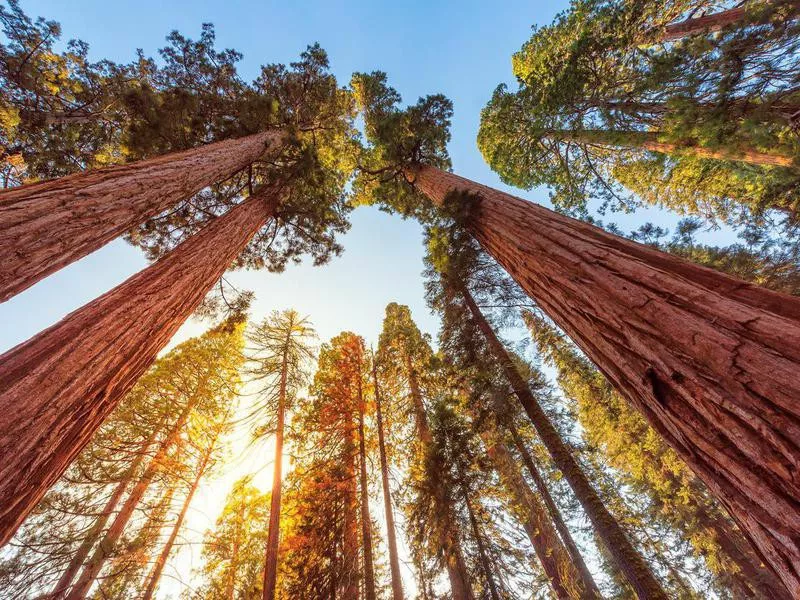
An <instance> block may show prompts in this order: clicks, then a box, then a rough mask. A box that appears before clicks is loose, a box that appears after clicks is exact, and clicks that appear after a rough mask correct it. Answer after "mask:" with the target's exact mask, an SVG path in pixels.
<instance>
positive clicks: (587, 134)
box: [553, 129, 794, 167]
mask: <svg viewBox="0 0 800 600" xmlns="http://www.w3.org/2000/svg"><path fill="white" fill-rule="evenodd" d="M553 136H554V137H555V138H557V139H560V140H565V141H567V140H572V141H575V142H578V143H583V144H597V145H600V146H614V147H618V148H642V149H643V150H649V151H650V152H659V153H662V154H681V155H687V156H696V157H698V158H712V159H716V160H731V161H735V162H744V163H749V164H752V165H766V166H774V167H791V166H792V165H793V164H794V159H793V158H792V157H791V156H786V155H782V154H771V153H767V152H759V151H757V150H752V149H747V148H745V149H742V150H733V149H730V150H728V149H718V150H714V149H711V148H703V147H702V146H697V145H694V144H693V143H682V144H677V143H671V142H662V141H660V140H659V137H660V136H661V133H660V132H658V131H612V130H607V129H583V130H580V131H566V130H561V131H554V132H553Z"/></svg>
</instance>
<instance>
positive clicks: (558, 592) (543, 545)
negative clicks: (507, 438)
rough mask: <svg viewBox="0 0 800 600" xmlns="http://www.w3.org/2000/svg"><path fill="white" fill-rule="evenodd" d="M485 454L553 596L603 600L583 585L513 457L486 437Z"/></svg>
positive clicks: (570, 599)
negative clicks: (498, 476) (519, 520)
mask: <svg viewBox="0 0 800 600" xmlns="http://www.w3.org/2000/svg"><path fill="white" fill-rule="evenodd" d="M482 437H483V440H484V443H485V444H486V452H487V454H488V455H489V458H491V459H492V462H493V463H494V466H495V468H496V469H497V471H498V473H499V474H500V479H501V481H502V483H503V486H504V487H505V488H506V490H507V491H508V493H509V496H511V498H512V500H513V503H514V505H515V508H516V509H517V511H519V514H520V517H521V520H522V526H523V528H524V529H525V532H526V533H527V534H528V538H529V539H530V541H531V545H532V546H533V550H534V552H536V556H537V558H538V559H539V563H540V564H541V565H542V570H543V571H544V573H545V575H547V578H548V580H549V581H550V586H551V588H552V589H553V593H554V594H555V596H556V597H557V598H559V599H564V600H578V599H580V600H582V599H592V600H597V599H599V598H601V596H600V595H599V594H595V593H594V592H593V591H592V590H591V589H590V588H586V587H585V586H582V585H581V578H580V576H579V574H578V571H577V569H575V567H574V565H573V564H572V560H571V557H570V555H569V552H568V551H567V548H566V547H565V546H564V545H563V543H562V542H561V540H560V539H559V537H558V534H557V533H556V530H555V528H554V527H553V523H552V521H551V520H550V518H549V515H548V514H547V512H546V510H545V508H544V506H542V504H541V502H539V499H538V498H537V497H536V495H535V494H534V493H533V491H532V490H531V489H530V487H528V484H527V482H526V481H525V479H524V478H523V477H522V473H521V472H520V471H519V469H518V468H517V466H516V465H515V464H514V459H513V458H512V457H511V453H510V452H509V451H508V449H507V448H506V447H505V445H504V444H502V443H501V442H499V441H498V440H496V439H490V437H489V436H488V435H487V434H484V435H483V436H482Z"/></svg>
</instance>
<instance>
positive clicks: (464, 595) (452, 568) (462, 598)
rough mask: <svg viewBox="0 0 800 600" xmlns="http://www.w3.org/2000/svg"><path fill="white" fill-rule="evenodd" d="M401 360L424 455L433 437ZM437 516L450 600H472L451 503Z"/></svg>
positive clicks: (409, 368) (415, 384)
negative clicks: (440, 518) (443, 526)
mask: <svg viewBox="0 0 800 600" xmlns="http://www.w3.org/2000/svg"><path fill="white" fill-rule="evenodd" d="M404 360H405V367H406V376H407V378H408V387H409V389H410V391H411V402H412V404H413V406H414V416H415V421H416V428H417V435H418V436H419V439H420V443H421V445H422V448H423V451H424V452H427V450H428V449H429V448H430V447H431V446H432V445H433V434H432V433H431V430H430V427H429V425H428V416H427V414H426V412H425V405H424V404H423V402H422V392H421V390H420V387H419V381H418V379H417V373H416V370H415V369H414V365H413V363H412V361H411V355H410V354H408V353H407V352H406V354H405V357H404ZM438 512H439V514H440V515H441V517H442V518H443V519H445V520H446V523H445V524H446V527H445V528H444V529H443V530H442V533H441V539H440V545H441V548H442V552H443V553H444V557H445V568H446V569H447V576H448V579H449V580H450V591H451V593H452V595H453V600H473V598H474V594H473V592H472V586H471V585H470V582H469V571H468V570H467V567H466V564H465V562H464V556H463V553H462V551H461V542H460V541H459V535H458V530H457V527H456V523H455V514H454V510H453V506H452V503H450V502H448V501H447V499H442V506H440V507H439V510H438Z"/></svg>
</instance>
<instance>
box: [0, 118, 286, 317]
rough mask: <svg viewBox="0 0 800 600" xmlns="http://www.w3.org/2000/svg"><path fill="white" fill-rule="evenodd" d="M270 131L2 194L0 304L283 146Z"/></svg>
mask: <svg viewBox="0 0 800 600" xmlns="http://www.w3.org/2000/svg"><path fill="white" fill-rule="evenodd" d="M282 138H283V133H282V132H279V131H268V132H265V133H258V134H255V135H251V136H248V137H245V138H241V139H236V140H226V141H224V142H217V143H215V144H208V145H207V146H202V147H200V148H195V149H192V150H186V151H184V152H174V153H172V154H166V155H164V156H159V157H157V158H152V159H148V160H143V161H139V162H135V163H132V164H129V165H117V166H113V167H106V168H103V169H97V170H93V171H88V172H86V173H79V174H77V175H69V176H67V177H61V178H60V179H54V180H51V181H44V182H41V183H32V184H29V185H23V186H21V187H18V188H13V189H9V190H2V191H0V302H3V301H5V300H8V299H9V298H11V297H12V296H14V295H15V294H18V293H19V292H21V291H22V290H24V289H26V288H28V287H30V286H32V285H33V284H34V283H36V282H37V281H39V280H41V279H43V278H45V277H47V276H48V275H50V274H51V273H55V272H56V271H58V270H59V269H61V268H62V267H65V266H67V265H68V264H70V263H72V262H74V261H76V260H78V259H80V258H83V257H84V256H86V255H87V254H89V253H91V252H93V251H95V250H97V249H98V248H100V247H102V246H104V245H105V244H107V243H108V242H110V241H111V240H113V239H115V238H118V237H119V236H121V235H122V234H124V233H125V232H127V231H129V230H131V229H132V228H134V227H136V226H137V225H139V224H141V223H144V222H145V221H146V220H147V219H149V218H151V217H154V216H156V215H157V214H159V213H161V212H163V211H164V210H166V209H167V208H169V207H171V206H173V205H174V204H176V203H177V202H179V201H180V200H183V199H185V198H189V197H191V196H193V195H194V194H196V193H197V192H199V191H200V190H202V189H203V188H205V187H207V186H209V185H212V184H214V183H217V182H218V181H220V180H222V179H224V178H226V177H229V176H230V175H232V174H233V173H235V172H236V171H238V170H240V169H243V168H244V167H246V166H247V165H248V164H250V163H252V162H253V161H254V160H256V159H258V158H259V157H260V156H262V155H263V154H264V153H265V151H266V149H267V148H268V147H272V148H279V147H280V141H281V139H282Z"/></svg>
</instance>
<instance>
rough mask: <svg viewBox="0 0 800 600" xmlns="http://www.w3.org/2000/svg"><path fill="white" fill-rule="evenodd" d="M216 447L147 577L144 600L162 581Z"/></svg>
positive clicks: (203, 464) (204, 460) (206, 457)
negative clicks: (168, 560)
mask: <svg viewBox="0 0 800 600" xmlns="http://www.w3.org/2000/svg"><path fill="white" fill-rule="evenodd" d="M215 445H216V440H215V441H214V442H213V443H212V444H211V445H210V446H209V447H208V448H207V450H206V451H205V452H204V453H203V458H202V462H201V463H200V465H199V467H198V470H197V474H196V475H195V478H194V481H193V482H192V486H191V487H190V488H189V492H188V493H187V494H186V498H185V499H184V501H183V506H181V511H180V513H178V519H177V520H176V521H175V524H174V525H173V526H172V531H171V532H170V534H169V538H168V539H167V542H166V544H164V548H163V549H162V550H161V554H159V555H158V558H157V559H156V562H155V564H154V565H153V568H152V570H151V571H150V574H149V575H148V576H147V587H146V588H145V590H144V594H142V600H150V599H151V598H152V597H153V594H154V593H155V591H156V586H157V585H158V582H159V581H160V580H161V573H162V572H163V571H164V567H165V566H166V564H167V559H168V558H169V555H170V553H171V552H172V547H173V546H174V545H175V540H176V539H178V534H179V533H180V531H181V527H183V521H184V520H185V519H186V513H187V512H188V510H189V505H190V504H191V503H192V498H194V494H195V492H196V491H197V487H198V486H199V485H200V480H201V479H202V478H203V476H204V475H205V474H206V470H207V469H208V464H209V462H210V461H211V454H212V453H213V451H214V446H215Z"/></svg>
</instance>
